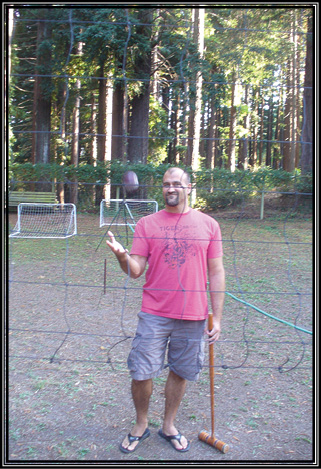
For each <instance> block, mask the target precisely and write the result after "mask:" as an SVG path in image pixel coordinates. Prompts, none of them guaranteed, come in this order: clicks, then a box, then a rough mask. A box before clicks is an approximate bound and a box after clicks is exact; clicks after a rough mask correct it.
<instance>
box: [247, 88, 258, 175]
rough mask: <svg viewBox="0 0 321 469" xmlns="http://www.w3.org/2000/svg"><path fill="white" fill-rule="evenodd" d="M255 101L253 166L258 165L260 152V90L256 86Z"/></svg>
mask: <svg viewBox="0 0 321 469" xmlns="http://www.w3.org/2000/svg"><path fill="white" fill-rule="evenodd" d="M253 101H254V105H253V106H254V116H255V118H254V120H253V123H252V125H253V140H252V141H253V145H252V148H251V156H250V159H249V164H250V166H252V167H253V168H255V167H256V165H257V154H258V134H259V129H258V120H259V92H258V88H257V87H255V88H254V90H253Z"/></svg>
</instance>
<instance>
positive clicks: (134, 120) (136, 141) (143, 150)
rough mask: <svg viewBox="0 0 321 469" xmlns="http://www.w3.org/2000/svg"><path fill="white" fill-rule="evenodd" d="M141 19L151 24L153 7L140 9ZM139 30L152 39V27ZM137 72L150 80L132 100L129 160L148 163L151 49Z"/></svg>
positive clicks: (140, 59) (141, 58)
mask: <svg viewBox="0 0 321 469" xmlns="http://www.w3.org/2000/svg"><path fill="white" fill-rule="evenodd" d="M139 19H140V20H141V22H142V23H145V24H146V23H147V24H151V23H152V20H153V9H152V8H147V9H142V10H140V11H139ZM137 30H138V32H139V33H140V34H143V35H145V36H147V38H148V39H149V40H150V37H151V33H150V28H147V27H146V26H143V27H138V28H137ZM136 72H137V73H138V74H139V75H140V77H142V76H143V77H144V78H146V79H147V80H148V81H146V82H143V83H142V85H141V92H140V94H138V95H136V96H134V98H133V99H132V101H131V118H130V130H129V139H128V160H129V161H130V162H132V163H143V164H146V163H147V156H148V130H149V95H150V81H149V78H150V74H151V50H150V51H149V52H148V53H145V54H144V55H141V56H140V57H139V59H138V60H137V62H136Z"/></svg>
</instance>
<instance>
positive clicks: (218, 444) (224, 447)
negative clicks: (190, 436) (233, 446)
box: [198, 430, 230, 453]
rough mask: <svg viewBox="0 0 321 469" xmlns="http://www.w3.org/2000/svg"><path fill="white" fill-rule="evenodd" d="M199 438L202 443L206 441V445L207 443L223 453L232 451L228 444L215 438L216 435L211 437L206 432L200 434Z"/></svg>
mask: <svg viewBox="0 0 321 469" xmlns="http://www.w3.org/2000/svg"><path fill="white" fill-rule="evenodd" d="M198 438H199V439H200V440H201V441H204V443H207V444H208V445H210V446H213V447H214V448H216V449H218V450H219V451H221V453H227V452H228V450H229V449H230V447H229V445H228V444H226V443H224V441H221V440H218V439H217V438H215V436H214V435H210V434H209V433H208V432H206V431H205V430H202V431H201V432H199V434H198Z"/></svg>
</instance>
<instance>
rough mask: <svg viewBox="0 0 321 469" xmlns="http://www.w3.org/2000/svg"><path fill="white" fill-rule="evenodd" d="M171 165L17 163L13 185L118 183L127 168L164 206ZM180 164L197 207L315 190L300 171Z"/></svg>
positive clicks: (12, 172) (12, 167) (13, 167)
mask: <svg viewBox="0 0 321 469" xmlns="http://www.w3.org/2000/svg"><path fill="white" fill-rule="evenodd" d="M170 166H171V165H169V164H167V163H161V164H158V165H155V164H153V163H149V164H148V165H144V164H130V163H127V164H124V163H121V162H120V161H118V160H113V161H110V162H108V163H98V164H97V166H92V165H89V164H82V165H80V166H74V165H66V166H62V165H58V164H35V165H32V164H31V163H24V164H18V163H15V164H11V165H10V167H9V176H10V180H11V184H10V186H11V187H10V188H11V189H14V188H17V186H19V187H22V186H21V183H23V182H24V183H28V182H35V181H46V182H53V181H55V182H56V183H58V182H64V183H68V182H70V181H78V183H79V185H80V187H81V184H97V185H104V184H106V183H108V182H109V183H111V184H112V186H119V185H121V183H122V176H123V174H124V173H125V171H128V170H132V171H135V173H136V174H137V176H138V180H139V184H140V187H141V189H142V190H144V191H145V193H144V197H146V198H151V199H154V200H157V202H158V203H159V205H160V207H162V204H163V197H162V186H161V183H162V177H163V175H164V173H165V171H166V170H167V169H168V168H169V167H170ZM180 166H181V167H182V168H183V169H186V170H187V171H188V172H189V173H190V175H191V181H192V185H193V187H195V188H196V191H197V200H196V207H197V208H200V209H203V210H206V209H211V210H214V209H218V208H220V209H223V208H225V207H228V206H232V205H237V204H240V203H241V202H242V201H244V200H248V199H250V198H251V197H254V196H257V194H258V193H260V192H261V191H265V192H273V191H278V192H284V193H295V192H297V193H299V194H300V193H304V194H311V193H312V191H313V187H312V185H313V178H312V175H304V176H302V175H301V174H300V172H299V171H297V172H296V173H295V174H290V173H287V172H286V171H283V170H273V169H270V168H265V167H263V168H259V169H257V170H256V171H241V170H236V171H235V172H231V171H229V170H226V169H214V170H208V169H203V170H201V171H197V172H195V173H192V171H191V170H190V168H184V166H182V165H180ZM19 183H20V184H19Z"/></svg>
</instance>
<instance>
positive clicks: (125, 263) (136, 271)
mask: <svg viewBox="0 0 321 469" xmlns="http://www.w3.org/2000/svg"><path fill="white" fill-rule="evenodd" d="M115 255H116V258H117V260H118V262H119V265H120V267H121V269H122V270H123V272H125V274H127V275H129V276H130V277H131V278H138V277H139V276H140V275H141V268H140V265H139V264H138V262H137V261H136V260H135V259H133V258H132V257H130V255H129V253H128V252H122V253H119V254H115Z"/></svg>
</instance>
